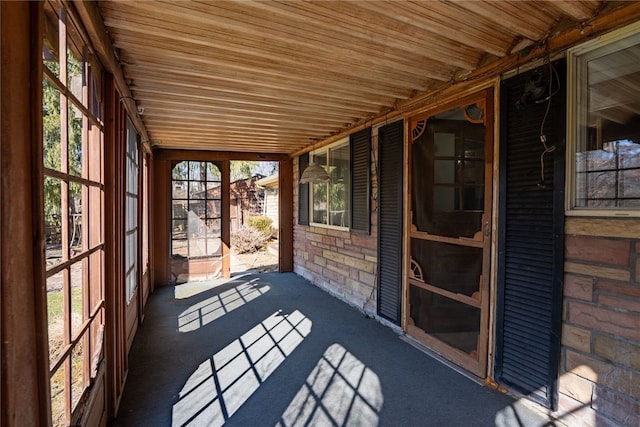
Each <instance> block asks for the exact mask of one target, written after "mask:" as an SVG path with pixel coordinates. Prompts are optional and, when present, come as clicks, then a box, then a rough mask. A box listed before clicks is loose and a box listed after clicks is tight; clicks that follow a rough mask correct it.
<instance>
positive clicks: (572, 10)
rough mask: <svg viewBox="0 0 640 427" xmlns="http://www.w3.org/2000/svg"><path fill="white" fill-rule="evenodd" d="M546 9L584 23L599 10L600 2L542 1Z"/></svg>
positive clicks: (573, 0)
mask: <svg viewBox="0 0 640 427" xmlns="http://www.w3.org/2000/svg"><path fill="white" fill-rule="evenodd" d="M544 3H545V4H546V5H547V7H550V8H551V9H552V10H556V11H558V12H560V13H562V14H563V15H564V16H567V17H569V18H571V19H574V20H576V21H584V20H585V19H589V18H592V17H593V16H594V14H595V13H596V11H597V10H598V9H599V8H600V6H601V4H602V2H600V1H575V0H570V1H560V0H544Z"/></svg>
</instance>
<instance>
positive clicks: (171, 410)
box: [113, 273, 554, 427]
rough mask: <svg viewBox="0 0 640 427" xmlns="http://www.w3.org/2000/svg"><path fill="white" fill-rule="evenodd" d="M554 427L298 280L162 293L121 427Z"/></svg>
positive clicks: (150, 315)
mask: <svg viewBox="0 0 640 427" xmlns="http://www.w3.org/2000/svg"><path fill="white" fill-rule="evenodd" d="M223 424H224V425H229V426H248V427H259V426H294V425H295V426H311V425H314V426H367V427H373V426H465V427H466V426H540V427H541V426H552V425H554V424H553V423H552V422H550V421H549V419H547V418H546V417H545V416H543V415H542V414H539V413H537V412H535V411H532V410H531V409H530V408H528V407H527V406H526V405H524V404H522V403H521V402H517V401H515V400H514V399H513V398H511V397H509V396H507V395H504V394H501V393H499V392H497V391H494V390H492V389H489V388H487V387H483V386H481V385H479V384H477V383H476V382H474V381H472V380H470V379H469V378H467V377H465V376H464V375H461V374H459V373H458V372H456V371H455V370H453V369H451V368H449V367H447V366H445V365H443V364H442V363H440V362H439V361H437V360H436V359H434V358H432V357H430V356H429V355H427V354H425V353H423V352H421V351H419V350H417V349H416V348H414V347H413V346H411V345H410V344H408V343H407V342H405V341H404V340H401V339H400V338H399V336H398V334H397V332H395V331H394V330H392V329H391V328H389V327H386V326H384V325H382V324H380V323H378V322H377V321H375V320H373V319H370V318H367V317H366V316H364V315H363V314H362V313H361V312H359V311H358V310H356V309H354V308H353V307H350V306H349V305H347V304H345V303H343V302H342V301H340V300H338V299H336V298H334V297H332V296H331V295H329V294H327V293H326V292H324V291H322V290H320V289H318V288H317V287H315V286H313V285H311V284H310V283H309V282H308V281H306V280H305V279H303V278H302V277H300V276H297V275H296V274H293V273H265V274H245V275H236V276H235V277H233V278H232V279H230V280H228V281H223V280H217V281H209V282H199V283H187V284H183V285H179V286H176V287H163V288H160V289H157V290H156V292H155V293H154V294H153V295H152V296H151V298H150V300H149V304H148V306H147V311H146V316H145V321H144V324H143V325H142V327H141V328H140V329H139V330H138V334H137V336H136V338H135V341H134V343H133V348H132V350H131V353H130V359H129V374H128V378H127V383H126V387H125V390H124V395H123V398H122V402H121V405H120V409H119V413H118V418H117V420H116V421H115V422H114V423H113V425H114V426H136V427H139V426H156V427H159V426H187V425H188V426H219V425H223Z"/></svg>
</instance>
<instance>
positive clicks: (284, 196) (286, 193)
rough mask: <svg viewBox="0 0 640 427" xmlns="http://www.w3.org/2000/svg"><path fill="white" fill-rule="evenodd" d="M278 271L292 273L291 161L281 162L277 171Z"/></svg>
mask: <svg viewBox="0 0 640 427" xmlns="http://www.w3.org/2000/svg"><path fill="white" fill-rule="evenodd" d="M278 179H279V182H278V194H279V197H278V204H279V205H278V216H279V218H278V221H279V224H278V230H279V236H278V249H279V252H278V269H279V270H280V272H282V273H284V272H289V271H293V160H291V159H288V160H281V161H280V164H279V169H278Z"/></svg>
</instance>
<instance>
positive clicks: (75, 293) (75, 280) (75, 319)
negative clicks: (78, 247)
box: [70, 261, 85, 339]
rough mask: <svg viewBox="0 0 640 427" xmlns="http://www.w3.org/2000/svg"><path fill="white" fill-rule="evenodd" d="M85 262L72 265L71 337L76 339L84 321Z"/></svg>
mask: <svg viewBox="0 0 640 427" xmlns="http://www.w3.org/2000/svg"><path fill="white" fill-rule="evenodd" d="M83 265H84V262H83V261H79V262H76V263H74V264H72V265H71V268H70V270H71V336H72V338H74V339H75V338H76V337H77V335H78V333H79V332H80V328H81V327H82V322H83V321H84V319H85V318H84V311H83V304H82V293H83V288H84V286H83Z"/></svg>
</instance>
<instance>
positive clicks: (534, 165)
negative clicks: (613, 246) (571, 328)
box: [496, 61, 566, 409]
mask: <svg viewBox="0 0 640 427" xmlns="http://www.w3.org/2000/svg"><path fill="white" fill-rule="evenodd" d="M554 68H555V71H556V72H557V77H556V75H555V74H554V73H553V71H551V73H550V77H549V78H550V79H551V81H552V85H553V86H552V88H551V90H552V91H556V90H557V93H556V94H555V95H553V96H552V97H551V104H550V105H549V104H548V102H547V101H545V100H544V97H543V98H542V101H540V102H534V101H531V100H529V101H527V102H526V104H525V106H524V108H520V109H518V108H516V102H517V101H518V100H521V99H523V98H522V95H523V94H524V93H525V87H526V84H527V82H528V81H531V80H532V79H534V80H535V78H534V73H539V74H538V76H539V75H542V76H549V72H550V70H549V67H548V65H546V66H544V67H540V68H538V69H537V70H532V71H529V72H527V73H523V74H521V75H518V76H516V77H513V78H510V79H508V80H506V81H504V82H503V83H502V87H501V108H500V111H501V127H502V129H501V138H500V204H499V206H500V208H499V217H500V221H499V234H498V239H499V242H498V293H497V298H498V300H497V312H496V315H497V325H496V379H497V380H498V381H499V382H501V383H503V384H505V385H507V386H509V387H512V388H514V389H516V390H518V391H520V392H522V393H523V394H525V395H526V396H528V397H529V398H531V399H532V400H535V401H537V402H538V403H541V404H543V405H545V406H548V407H550V408H552V409H555V407H556V404H557V378H558V367H559V356H560V328H561V311H562V276H563V244H564V235H563V227H564V206H563V198H564V146H565V97H566V84H565V81H566V78H565V66H564V61H562V62H560V61H559V62H556V63H554ZM558 80H559V81H558ZM548 106H549V111H548V113H547V107H548ZM545 115H546V120H545ZM543 120H545V121H544V134H545V135H546V138H547V144H548V145H553V146H555V147H556V150H555V151H554V152H552V153H549V154H547V155H545V156H544V182H542V177H541V173H540V171H541V164H540V156H541V154H542V152H543V151H544V147H543V145H542V142H541V140H540V127H541V124H542V123H543Z"/></svg>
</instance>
